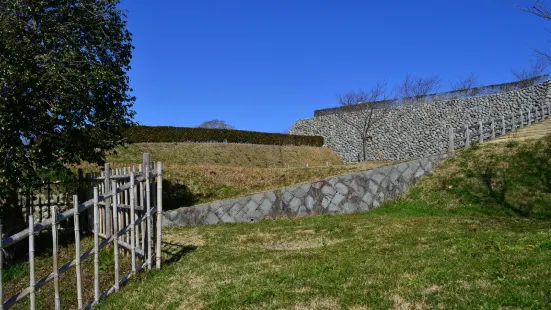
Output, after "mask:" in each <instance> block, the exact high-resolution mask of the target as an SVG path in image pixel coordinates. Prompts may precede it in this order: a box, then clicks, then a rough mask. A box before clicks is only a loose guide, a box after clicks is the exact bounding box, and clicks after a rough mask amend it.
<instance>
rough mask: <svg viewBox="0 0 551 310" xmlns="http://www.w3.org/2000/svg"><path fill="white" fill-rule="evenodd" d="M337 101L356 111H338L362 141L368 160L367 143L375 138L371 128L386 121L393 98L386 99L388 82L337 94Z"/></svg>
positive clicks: (364, 157) (363, 155) (364, 155)
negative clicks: (367, 88) (366, 88)
mask: <svg viewBox="0 0 551 310" xmlns="http://www.w3.org/2000/svg"><path fill="white" fill-rule="evenodd" d="M336 97H337V102H338V103H339V104H340V105H341V106H343V107H352V108H353V110H354V112H353V114H350V113H337V117H338V118H339V119H340V120H341V121H342V122H343V123H345V124H347V125H349V126H350V127H351V128H353V129H354V131H355V132H356V134H357V135H358V137H359V138H360V140H361V141H362V158H363V160H364V161H365V160H367V149H366V148H367V143H368V142H370V141H372V140H373V137H372V135H371V130H372V129H373V128H374V127H375V126H377V125H378V124H380V123H381V122H384V120H385V118H386V116H387V115H388V113H389V107H390V106H391V104H392V102H393V101H391V100H386V99H387V98H386V82H377V85H376V86H374V87H373V88H371V89H369V90H367V91H365V90H363V89H359V90H357V91H350V92H347V93H345V94H342V95H337V96H336Z"/></svg>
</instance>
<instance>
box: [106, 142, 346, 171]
mask: <svg viewBox="0 0 551 310" xmlns="http://www.w3.org/2000/svg"><path fill="white" fill-rule="evenodd" d="M143 153H151V156H152V159H154V160H155V161H162V162H165V163H170V164H173V165H197V164H210V165H224V166H233V167H256V168H274V167H275V168H287V167H306V164H308V166H310V167H319V166H326V165H329V166H334V165H342V164H343V161H342V160H341V159H340V158H339V157H338V156H337V154H336V153H335V152H334V151H333V150H331V149H330V148H326V147H311V146H277V145H254V144H234V143H136V144H130V145H127V146H126V147H122V148H119V149H117V151H116V154H111V155H110V156H109V157H108V161H109V162H114V163H140V162H141V160H142V154H143Z"/></svg>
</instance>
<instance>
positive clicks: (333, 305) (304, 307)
mask: <svg viewBox="0 0 551 310" xmlns="http://www.w3.org/2000/svg"><path fill="white" fill-rule="evenodd" d="M340 308H341V306H340V305H339V301H338V299H336V298H315V299H311V300H310V301H309V302H308V303H300V304H297V305H295V307H294V308H293V309H295V310H310V309H331V310H333V309H340Z"/></svg>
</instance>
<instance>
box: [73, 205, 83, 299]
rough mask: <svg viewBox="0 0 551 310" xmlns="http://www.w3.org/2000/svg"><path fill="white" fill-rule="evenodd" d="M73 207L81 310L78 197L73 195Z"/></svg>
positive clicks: (78, 293) (76, 266) (78, 294)
mask: <svg viewBox="0 0 551 310" xmlns="http://www.w3.org/2000/svg"><path fill="white" fill-rule="evenodd" d="M73 205H74V209H75V215H74V220H75V272H76V277H77V302H78V308H79V309H82V277H81V270H80V220H79V217H80V216H79V212H78V195H73Z"/></svg>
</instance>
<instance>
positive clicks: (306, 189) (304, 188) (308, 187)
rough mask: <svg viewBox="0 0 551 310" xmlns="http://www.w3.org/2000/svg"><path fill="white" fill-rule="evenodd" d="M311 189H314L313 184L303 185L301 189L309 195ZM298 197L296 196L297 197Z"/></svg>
mask: <svg viewBox="0 0 551 310" xmlns="http://www.w3.org/2000/svg"><path fill="white" fill-rule="evenodd" d="M310 187H312V184H310V183H308V184H303V185H301V186H300V189H302V190H303V191H304V192H305V193H308V191H309V190H310ZM295 197H296V195H295Z"/></svg>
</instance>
